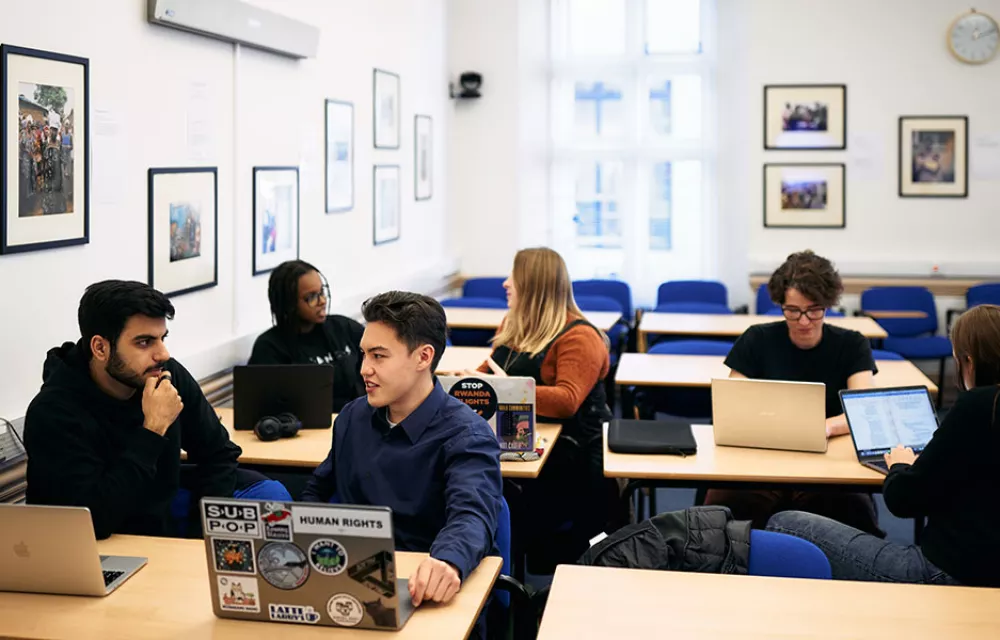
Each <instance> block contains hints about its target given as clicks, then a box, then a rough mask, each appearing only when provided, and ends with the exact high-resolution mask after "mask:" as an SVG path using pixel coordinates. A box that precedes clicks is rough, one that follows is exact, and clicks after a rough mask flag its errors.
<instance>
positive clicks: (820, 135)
mask: <svg viewBox="0 0 1000 640" xmlns="http://www.w3.org/2000/svg"><path fill="white" fill-rule="evenodd" d="M764 148H765V149H768V150H772V149H788V150H815V149H846V148H847V85H843V84H811V85H808V84H803V85H789V84H771V85H766V86H765V87H764Z"/></svg>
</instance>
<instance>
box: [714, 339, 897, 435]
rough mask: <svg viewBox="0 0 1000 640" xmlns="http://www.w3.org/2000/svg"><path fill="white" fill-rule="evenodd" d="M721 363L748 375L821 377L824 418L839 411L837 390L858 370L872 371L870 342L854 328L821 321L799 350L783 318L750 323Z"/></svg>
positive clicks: (817, 379)
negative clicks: (809, 343) (811, 341)
mask: <svg viewBox="0 0 1000 640" xmlns="http://www.w3.org/2000/svg"><path fill="white" fill-rule="evenodd" d="M726 366H727V367H729V368H730V369H733V370H734V371H737V372H739V373H742V374H743V375H745V376H746V377H748V378H757V379H758V380H791V381H793V382H822V383H823V384H825V385H826V417H827V418H830V417H833V416H837V415H840V414H841V413H843V412H844V411H843V409H842V408H841V406H840V398H839V396H838V392H839V391H840V390H841V389H846V388H847V379H848V378H850V377H851V376H852V375H854V374H855V373H859V372H861V371H871V372H873V373H877V372H878V369H877V368H876V367H875V360H874V359H873V358H872V349H871V345H869V344H868V341H867V340H866V339H865V337H864V336H862V335H861V334H860V333H858V332H857V331H851V330H850V329H842V328H840V327H835V326H832V325H829V324H824V325H823V337H822V339H820V342H819V344H818V345H816V346H815V347H813V348H812V349H800V348H799V347H797V346H795V344H794V343H793V342H792V339H791V337H789V335H788V325H787V324H786V323H785V322H783V321H782V322H772V323H768V324H759V325H754V326H752V327H750V328H749V329H747V330H746V331H745V332H744V333H743V335H742V336H740V337H739V339H738V340H737V341H736V344H734V345H733V349H732V351H730V352H729V356H728V357H727V358H726Z"/></svg>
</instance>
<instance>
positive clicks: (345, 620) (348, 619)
mask: <svg viewBox="0 0 1000 640" xmlns="http://www.w3.org/2000/svg"><path fill="white" fill-rule="evenodd" d="M326 612H327V614H329V616H330V619H331V620H333V621H334V622H336V623H337V624H339V625H341V626H343V627H356V626H358V625H359V624H361V621H362V620H364V618H365V608H364V605H362V604H361V601H360V600H358V599H357V598H355V597H354V596H352V595H351V594H349V593H338V594H337V595H335V596H333V597H332V598H330V599H329V600H328V601H327V603H326Z"/></svg>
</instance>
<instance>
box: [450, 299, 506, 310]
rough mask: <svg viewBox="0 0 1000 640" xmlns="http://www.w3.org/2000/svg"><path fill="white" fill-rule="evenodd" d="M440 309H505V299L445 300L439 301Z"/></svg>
mask: <svg viewBox="0 0 1000 640" xmlns="http://www.w3.org/2000/svg"><path fill="white" fill-rule="evenodd" d="M441 306H442V307H464V308H466V309H506V308H507V299H506V298H504V299H503V300H498V299H496V298H447V299H445V300H442V301H441Z"/></svg>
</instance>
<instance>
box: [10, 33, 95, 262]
mask: <svg viewBox="0 0 1000 640" xmlns="http://www.w3.org/2000/svg"><path fill="white" fill-rule="evenodd" d="M0 79H2V83H0V84H2V86H0V210H2V216H0V254H6V253H19V252H25V251H39V250H42V249H54V248H57V247H68V246H72V245H78V244H87V243H88V242H90V110H89V109H90V107H89V105H90V63H89V61H88V60H87V59H86V58H77V57H74V56H67V55H62V54H59V53H51V52H49V51H39V50H36V49H25V48H22V47H12V46H10V45H6V44H5V45H0Z"/></svg>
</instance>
